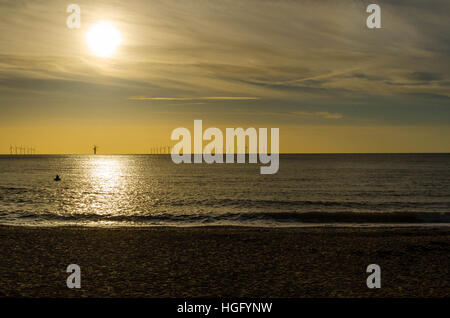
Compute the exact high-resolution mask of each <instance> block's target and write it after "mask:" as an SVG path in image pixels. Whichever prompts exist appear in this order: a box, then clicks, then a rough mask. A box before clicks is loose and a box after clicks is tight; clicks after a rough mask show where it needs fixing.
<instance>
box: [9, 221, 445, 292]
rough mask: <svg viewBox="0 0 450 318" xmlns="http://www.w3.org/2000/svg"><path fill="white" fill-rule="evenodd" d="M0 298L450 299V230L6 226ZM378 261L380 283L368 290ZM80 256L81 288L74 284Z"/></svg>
mask: <svg viewBox="0 0 450 318" xmlns="http://www.w3.org/2000/svg"><path fill="white" fill-rule="evenodd" d="M0 248H1V250H2V253H3V255H5V256H7V257H2V259H0V296H1V297H149V298H160V297H170V298H172V297H182V298H183V297H255V298H261V297H283V298H292V297H295V298H297V297H300V298H303V297H338V298H341V297H344V298H346V297H449V295H450V266H449V265H450V229H449V228H446V227H438V228H423V227H401V228H398V227H397V228H355V227H345V228H330V227H326V228H324V227H289V228H287V227H283V228H267V227H241V226H201V227H167V226H166V227H113V228H106V227H101V228H99V227H86V226H66V227H45V228H44V227H23V226H3V225H0ZM373 263H374V264H378V265H380V267H381V270H382V274H381V276H382V288H380V289H368V288H367V286H366V279H367V276H368V275H369V274H367V273H366V267H367V266H368V265H369V264H373ZM69 264H78V265H79V266H80V267H81V272H82V274H81V275H82V288H81V289H69V288H67V287H66V279H67V276H68V275H69V274H67V273H66V267H67V265H69Z"/></svg>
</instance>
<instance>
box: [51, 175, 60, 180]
mask: <svg viewBox="0 0 450 318" xmlns="http://www.w3.org/2000/svg"><path fill="white" fill-rule="evenodd" d="M53 180H55V181H61V178H60V177H59V175H56V177H55V179H53Z"/></svg>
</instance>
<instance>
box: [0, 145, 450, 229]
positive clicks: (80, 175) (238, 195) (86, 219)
mask: <svg viewBox="0 0 450 318" xmlns="http://www.w3.org/2000/svg"><path fill="white" fill-rule="evenodd" d="M56 174H59V175H60V176H61V178H62V181H60V182H55V181H53V178H54V177H55V175H56ZM0 224H14V225H74V224H77V225H89V226H112V225H114V226H116V225H119V226H120V225H133V226H147V225H174V226H198V225H249V226H311V225H314V226H317V225H325V226H338V225H346V226H380V225H383V226H384V225H408V224H415V225H435V224H439V225H442V226H449V225H450V154H339V155H331V154H329V155H281V159H280V170H279V172H278V174H275V175H261V174H260V173H259V166H258V165H256V164H213V165H209V164H205V163H204V164H181V165H176V164H174V163H173V162H172V161H171V159H170V157H169V156H168V155H124V156H120V155H111V156H101V155H97V156H89V155H71V156H40V155H35V156H0Z"/></svg>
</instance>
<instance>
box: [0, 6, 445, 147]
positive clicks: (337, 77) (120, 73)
mask: <svg viewBox="0 0 450 318" xmlns="http://www.w3.org/2000/svg"><path fill="white" fill-rule="evenodd" d="M71 3H75V4H78V5H79V6H80V8H81V27H80V28H79V29H70V28H68V27H67V25H66V19H67V17H68V16H69V13H67V12H66V8H67V6H68V5H69V4H71ZM370 3H376V4H378V5H379V6H380V7H381V26H382V28H381V29H368V28H367V26H366V19H367V17H368V15H369V13H366V7H367V5H368V4H370ZM449 9H450V2H449V1H447V0H442V1H441V0H437V1H433V0H430V1H423V0H396V1H394V0H391V1H385V0H383V1H378V0H372V1H363V0H347V1H343V0H341V1H332V0H315V1H313V0H298V1H294V0H277V1H275V0H217V1H216V0H214V1H211V0H183V1H182V0H161V1H156V0H146V1H144V0H128V1H115V0H104V1H103V0H89V1H81V0H71V1H63V0H46V1H44V0H0V153H9V151H10V145H23V146H29V147H34V148H36V151H37V153H49V154H53V153H64V154H65V153H90V152H91V149H92V146H93V145H94V144H96V145H98V146H99V152H100V153H105V154H109V153H110V154H114V153H117V154H123V153H148V152H149V151H150V148H151V147H152V146H156V145H158V146H159V145H168V144H173V143H174V142H172V141H170V134H171V132H172V130H173V129H175V128H177V127H187V128H190V129H192V127H193V121H194V119H202V120H203V127H204V128H207V127H218V128H221V129H225V128H226V127H243V128H248V127H255V128H258V127H266V128H273V127H276V128H280V150H281V152H290V153H297V152H298V153H341V152H342V153H345V152H353V153H358V152H450V102H449V101H450V79H449V76H450V75H449V74H450V62H449V61H450V60H449V55H450V35H449V32H448V30H449V29H450V22H449V21H450V20H449V19H448V12H449ZM99 21H109V22H111V23H112V24H113V25H114V26H115V27H116V28H117V30H118V31H119V32H120V33H121V37H122V43H121V45H120V46H118V48H117V50H116V52H115V53H114V54H113V55H112V56H111V57H108V58H101V57H97V56H95V55H94V54H93V52H92V50H90V48H89V47H88V45H87V43H86V33H87V32H88V30H89V28H90V27H91V26H92V25H94V24H95V23H97V22H99Z"/></svg>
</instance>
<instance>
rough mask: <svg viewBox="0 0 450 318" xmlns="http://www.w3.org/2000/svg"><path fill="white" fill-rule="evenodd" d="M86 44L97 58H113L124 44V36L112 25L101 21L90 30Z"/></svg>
mask: <svg viewBox="0 0 450 318" xmlns="http://www.w3.org/2000/svg"><path fill="white" fill-rule="evenodd" d="M86 42H87V44H88V46H89V48H90V49H91V51H92V53H94V54H95V55H96V56H98V57H111V56H112V55H113V54H114V52H115V51H116V48H117V47H118V46H119V45H120V43H122V35H121V34H120V32H119V31H118V30H117V29H116V28H115V27H114V25H113V24H112V23H110V22H107V21H101V22H98V23H96V24H94V25H93V26H91V27H90V28H89V30H88V31H87V33H86Z"/></svg>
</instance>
